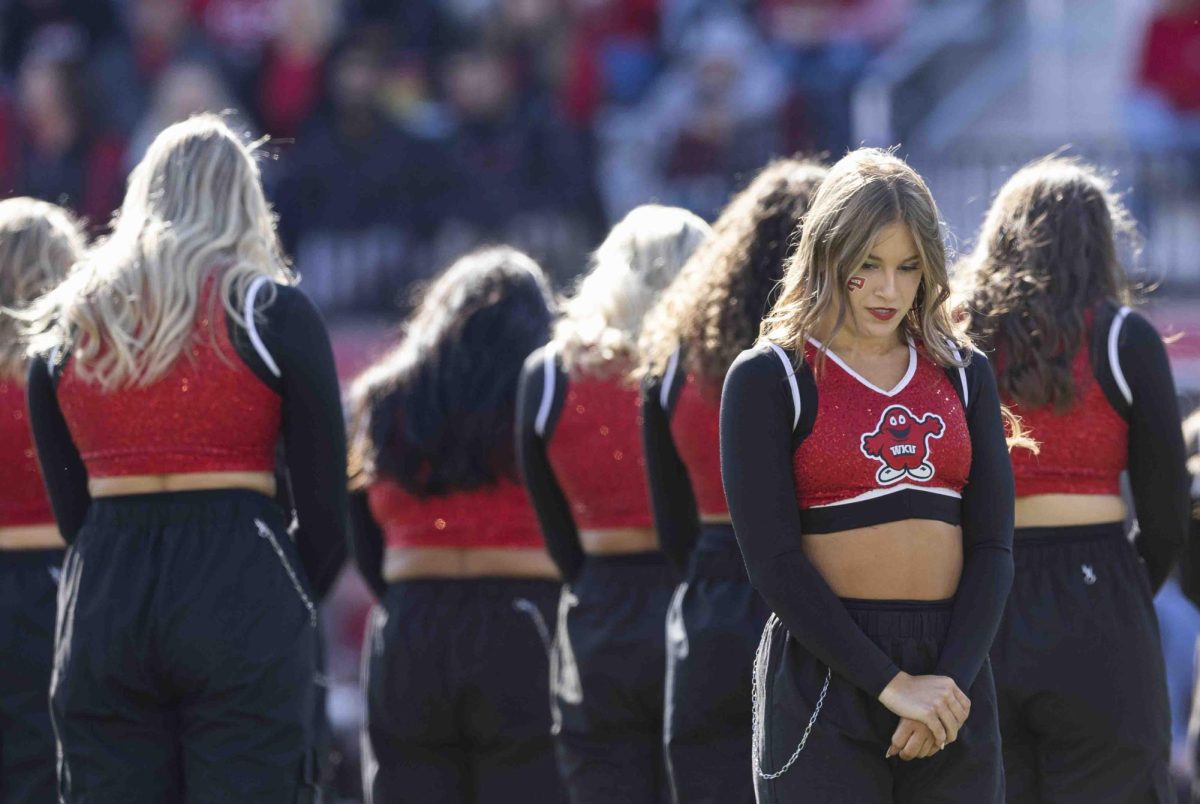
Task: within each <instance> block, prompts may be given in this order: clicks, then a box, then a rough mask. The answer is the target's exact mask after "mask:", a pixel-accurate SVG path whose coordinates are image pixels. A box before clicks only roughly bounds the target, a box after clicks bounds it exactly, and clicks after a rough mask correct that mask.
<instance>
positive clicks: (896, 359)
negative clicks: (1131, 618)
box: [721, 149, 1012, 804]
mask: <svg viewBox="0 0 1200 804" xmlns="http://www.w3.org/2000/svg"><path fill="white" fill-rule="evenodd" d="M948 296H949V291H948V289H947V276H946V269H945V253H944V247H943V244H942V238H941V231H940V227H939V223H938V214H937V208H936V206H935V205H934V202H933V198H932V197H931V196H930V194H929V190H928V188H927V187H926V186H925V183H924V181H922V179H921V178H920V176H918V175H917V174H916V173H915V172H914V171H913V170H912V169H911V168H909V167H908V166H907V165H905V164H904V163H903V162H902V161H900V160H899V159H897V158H895V157H894V156H892V155H890V154H888V153H886V152H883V151H878V150H873V149H861V150H858V151H854V152H852V153H850V154H849V155H847V156H846V157H845V158H843V159H842V160H841V161H839V162H838V163H837V164H835V165H834V166H833V167H832V168H831V169H830V171H829V175H828V176H827V177H826V178H825V180H824V181H823V182H822V184H821V187H820V189H819V190H818V191H817V195H816V198H815V199H814V201H813V204H812V207H811V208H810V210H809V212H808V215H807V216H806V217H805V219H804V225H803V235H802V237H801V241H800V246H799V248H798V251H797V252H796V255H795V256H794V257H793V258H792V260H791V262H790V263H789V265H788V269H787V274H786V277H785V279H784V286H783V289H782V291H781V295H780V297H779V299H778V300H777V301H776V302H775V305H774V307H773V309H772V310H771V313H770V315H769V316H768V317H767V318H766V319H765V320H764V322H763V326H762V338H761V341H760V344H759V345H758V346H757V347H755V348H753V349H750V350H747V351H745V352H743V353H742V354H741V355H740V356H739V357H738V359H737V360H736V361H735V362H734V364H733V366H732V367H731V368H730V371H729V375H728V377H727V378H726V381H725V387H724V391H723V394H722V399H721V474H722V477H723V479H724V485H725V494H726V497H727V499H728V501H729V512H730V514H731V516H732V518H733V526H734V530H735V532H736V534H737V539H738V543H739V545H740V546H741V549H742V552H743V555H744V556H745V560H746V567H747V570H748V572H749V575H750V580H751V583H752V584H754V586H755V588H756V589H757V590H758V591H759V592H760V593H761V594H762V596H763V598H764V599H765V600H766V601H767V604H768V605H769V606H770V608H771V610H772V611H773V612H774V615H775V616H773V617H772V618H771V619H770V620H769V621H768V623H767V626H766V628H765V629H764V631H763V639H762V642H761V644H760V649H759V655H758V657H757V659H756V662H755V664H756V667H755V693H754V694H755V701H754V706H755V712H754V715H755V734H754V748H753V768H754V776H755V783H756V793H757V796H758V800H759V801H760V802H777V801H778V802H795V801H820V802H854V803H855V804H868V803H870V802H918V801H919V802H930V801H946V802H951V801H952V802H964V801H972V802H985V801H986V802H993V803H994V802H1000V801H1002V800H1003V795H1004V779H1003V771H1002V767H1001V755H1000V735H999V729H998V725H997V721H996V710H995V698H994V690H993V686H992V676H991V671H990V669H989V666H988V658H987V651H988V647H989V646H990V645H991V641H992V636H993V634H994V633H995V629H996V626H997V624H998V622H999V620H1000V615H1001V613H1002V611H1003V606H1004V599H1005V596H1006V595H1007V593H1008V589H1009V586H1010V584H1011V582H1012V556H1011V540H1012V468H1011V465H1010V464H1009V460H1008V454H1007V448H1006V444H1005V433H1004V425H1003V422H1002V419H1001V409H1000V403H999V399H998V397H997V394H996V389H995V384H994V381H993V378H992V374H991V371H990V368H989V365H988V361H987V359H986V358H984V357H983V356H982V355H979V354H977V353H973V352H972V351H971V350H970V347H969V345H968V343H966V342H965V340H964V339H961V338H957V339H956V338H955V336H954V334H953V327H952V323H951V318H950V311H949V307H948V305H947V298H948ZM776 632H779V634H780V636H781V637H782V638H781V639H777V638H776ZM968 715H969V718H968ZM897 754H898V756H897ZM913 758H920V759H918V760H917V761H910V762H904V761H903V760H905V759H913Z"/></svg>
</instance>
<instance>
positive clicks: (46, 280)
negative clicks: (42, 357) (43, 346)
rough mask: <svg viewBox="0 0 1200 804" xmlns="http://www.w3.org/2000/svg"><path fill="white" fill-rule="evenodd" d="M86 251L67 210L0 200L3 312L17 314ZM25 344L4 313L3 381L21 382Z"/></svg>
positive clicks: (0, 339)
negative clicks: (18, 309) (17, 311)
mask: <svg viewBox="0 0 1200 804" xmlns="http://www.w3.org/2000/svg"><path fill="white" fill-rule="evenodd" d="M86 247H87V241H86V239H85V238H84V235H83V230H82V228H81V227H80V225H79V223H78V222H77V221H76V220H75V219H74V218H73V217H72V216H71V214H70V213H69V212H67V211H66V210H65V209H63V208H62V207H59V206H55V205H54V204H48V203H46V202H45V201H38V200H37V199H34V198H9V199H7V200H5V201H0V309H2V310H11V311H14V312H15V311H16V309H17V308H19V307H22V306H23V305H26V304H29V303H30V302H32V301H33V300H34V299H36V298H37V297H38V296H40V295H42V294H43V293H45V292H46V291H48V290H49V289H50V288H52V287H54V286H55V285H57V284H58V283H59V282H61V281H62V279H63V277H65V276H66V275H67V271H69V270H70V268H71V266H72V265H74V264H75V262H76V261H77V260H78V259H79V258H80V257H82V256H83V251H84V249H85V248H86ZM24 365H25V344H24V343H23V342H22V340H21V338H20V337H19V335H18V332H17V320H16V318H15V317H14V316H13V315H11V314H5V313H4V312H0V379H11V378H19V377H20V376H21V374H22V372H23V368H24Z"/></svg>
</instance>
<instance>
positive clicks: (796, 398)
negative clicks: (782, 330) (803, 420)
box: [767, 341, 800, 430]
mask: <svg viewBox="0 0 1200 804" xmlns="http://www.w3.org/2000/svg"><path fill="white" fill-rule="evenodd" d="M767 345H768V346H770V347H771V348H772V349H773V350H775V354H776V355H777V356H778V357H779V360H780V362H782V363H783V369H784V371H786V372H787V378H788V383H789V384H790V385H791V386H792V409H793V410H794V411H795V413H794V415H793V416H792V430H795V429H796V428H797V427H798V426H799V425H800V385H799V383H797V382H796V367H795V366H793V365H792V361H790V360H788V356H787V352H785V351H783V349H781V348H780V347H779V346H778V345H777V344H774V343H771V342H770V341H767Z"/></svg>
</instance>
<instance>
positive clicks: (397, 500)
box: [367, 479, 544, 548]
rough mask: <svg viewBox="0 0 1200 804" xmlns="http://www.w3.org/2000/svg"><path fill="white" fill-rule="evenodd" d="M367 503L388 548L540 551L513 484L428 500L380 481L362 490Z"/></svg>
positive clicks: (529, 510)
mask: <svg viewBox="0 0 1200 804" xmlns="http://www.w3.org/2000/svg"><path fill="white" fill-rule="evenodd" d="M367 500H368V503H369V505H370V508H371V515H372V517H374V519H375V521H376V522H378V523H379V527H380V529H381V530H382V531H383V536H384V541H385V543H386V544H387V546H388V547H396V548H404V547H463V548H478V547H503V548H541V547H543V546H544V545H543V543H542V534H541V531H540V530H538V524H537V517H535V516H534V513H533V507H532V506H531V505H530V504H529V499H528V497H527V496H526V494H525V490H524V489H523V488H521V486H520V484H519V483H516V482H514V481H512V480H507V479H504V480H499V481H498V482H496V483H495V484H494V485H491V486H484V487H481V488H477V489H472V490H470V491H462V492H456V493H454V494H446V495H440V496H432V497H418V496H416V495H414V494H412V493H411V492H409V491H408V490H407V489H405V488H404V487H403V486H401V485H400V484H399V483H397V482H395V481H394V480H379V481H376V482H375V483H372V484H371V486H370V488H369V489H368V490H367Z"/></svg>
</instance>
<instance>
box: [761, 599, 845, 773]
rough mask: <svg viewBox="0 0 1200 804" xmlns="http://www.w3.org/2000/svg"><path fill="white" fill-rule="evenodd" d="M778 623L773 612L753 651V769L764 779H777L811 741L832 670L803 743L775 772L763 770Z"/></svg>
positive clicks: (828, 671) (805, 728) (828, 672)
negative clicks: (769, 677)
mask: <svg viewBox="0 0 1200 804" xmlns="http://www.w3.org/2000/svg"><path fill="white" fill-rule="evenodd" d="M778 626H779V618H778V617H776V616H775V615H774V614H772V615H771V618H770V619H769V620H767V624H766V626H765V627H764V628H763V632H762V638H761V639H759V641H758V650H757V651H755V653H754V685H753V687H752V692H751V699H750V706H751V713H752V716H753V719H754V721H753V725H754V740H753V753H754V772H755V773H756V774H758V776H759V778H762V779H767V780H771V779H778V778H779V777H780V776H782V775H783V774H785V773H787V772H788V770H790V769H791V767H792V765H794V764H796V760H797V759H799V758H800V753H801V752H802V751H803V750H804V747H805V746H806V745H808V735H809V734H811V733H812V730H813V726H815V725H816V724H817V715H819V714H821V707H822V706H824V705H825V696H826V695H827V694H828V693H829V681H830V679H831V678H832V676H833V673H832V671H831V670H829V668H826V669H825V684H824V685H823V686H822V687H821V694H820V695H819V696H817V705H816V706H814V707H813V713H812V717H810V718H809V719H808V725H807V726H805V727H804V734H803V735H802V736H801V737H800V744H799V745H797V746H796V750H795V751H793V752H792V756H791V757H790V758H789V759H788V761H787V762H785V763H783V767H782V768H780V769H779V770H777V771H774V772H772V773H767V772H766V771H764V770H763V756H762V755H763V743H764V742H765V741H766V736H767V727H766V702H767V701H766V699H767V694H766V688H767V665H769V664H770V662H771V641H772V635H773V634H774V632H775V629H776V627H778Z"/></svg>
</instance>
